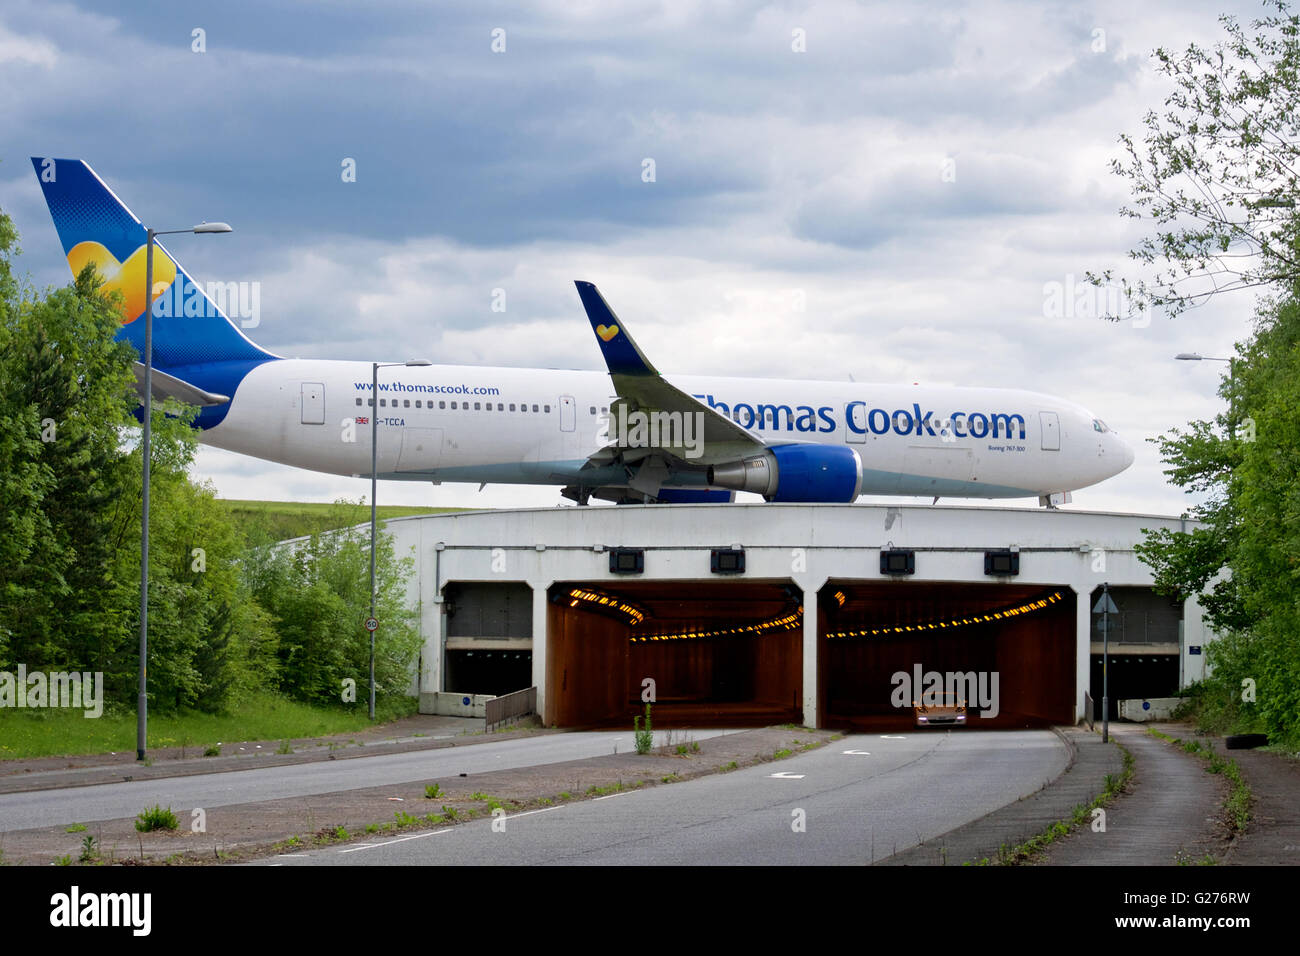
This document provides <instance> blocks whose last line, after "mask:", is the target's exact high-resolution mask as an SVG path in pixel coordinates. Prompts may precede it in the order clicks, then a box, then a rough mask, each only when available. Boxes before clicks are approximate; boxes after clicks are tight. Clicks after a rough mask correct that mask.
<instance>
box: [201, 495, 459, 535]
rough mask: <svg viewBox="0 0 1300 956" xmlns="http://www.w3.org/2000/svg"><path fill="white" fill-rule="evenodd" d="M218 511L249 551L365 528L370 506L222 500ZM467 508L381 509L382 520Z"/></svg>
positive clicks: (408, 506)
mask: <svg viewBox="0 0 1300 956" xmlns="http://www.w3.org/2000/svg"><path fill="white" fill-rule="evenodd" d="M217 507H218V508H219V509H220V510H221V512H222V513H223V514H224V515H225V516H226V518H227V519H229V521H230V523H231V524H232V525H233V526H234V527H235V528H237V529H238V531H239V533H240V534H241V535H242V536H243V539H244V542H245V544H246V545H247V546H249V547H260V546H262V545H266V544H273V543H275V542H277V541H286V540H288V539H290V538H305V537H309V536H311V535H313V534H320V533H322V532H325V531H332V530H334V529H335V528H342V527H349V526H351V525H358V524H364V523H365V522H367V521H369V520H370V506H369V505H368V504H365V503H361V502H346V503H345V504H344V505H343V506H342V507H340V503H339V502H335V503H333V504H322V503H319V502H312V501H238V500H230V499H218V500H217ZM465 510H467V509H465V508H424V507H417V506H413V505H379V507H378V508H376V511H377V513H378V517H379V520H380V521H381V522H382V521H384V520H385V519H387V518H403V517H407V516H409V515H427V514H445V513H448V512H453V511H465Z"/></svg>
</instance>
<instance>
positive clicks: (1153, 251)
mask: <svg viewBox="0 0 1300 956" xmlns="http://www.w3.org/2000/svg"><path fill="white" fill-rule="evenodd" d="M1265 5H1266V6H1270V7H1273V8H1274V9H1275V10H1276V14H1275V15H1270V16H1266V17H1262V18H1260V19H1258V20H1254V21H1252V22H1251V23H1250V24H1249V26H1243V25H1242V24H1240V23H1238V22H1237V20H1236V18H1235V17H1231V16H1223V17H1220V18H1219V20H1220V23H1221V24H1222V26H1223V29H1224V33H1225V37H1224V39H1223V40H1221V41H1220V42H1218V43H1216V44H1215V45H1214V47H1213V48H1212V49H1211V48H1207V47H1203V46H1198V45H1196V44H1192V45H1189V46H1188V47H1187V49H1186V50H1185V51H1184V52H1182V53H1174V52H1170V51H1167V50H1164V49H1157V50H1156V51H1155V57H1154V59H1155V61H1156V62H1155V68H1156V71H1157V72H1158V73H1160V74H1163V75H1164V76H1165V77H1166V78H1168V80H1169V81H1170V83H1171V84H1172V86H1173V89H1172V92H1170V94H1169V95H1168V97H1167V98H1166V100H1165V105H1164V108H1163V109H1161V110H1159V111H1155V110H1153V111H1150V112H1148V113H1147V114H1146V116H1145V118H1144V120H1143V124H1144V126H1145V127H1146V130H1145V134H1144V136H1143V141H1142V143H1141V144H1140V145H1138V144H1135V143H1134V141H1133V139H1132V138H1131V137H1129V136H1127V135H1125V136H1121V137H1120V142H1121V143H1122V144H1123V146H1124V151H1125V153H1126V156H1125V158H1124V159H1123V160H1115V161H1114V162H1113V163H1112V169H1113V171H1114V172H1115V173H1116V174H1117V175H1119V176H1121V177H1123V178H1124V179H1126V180H1128V183H1129V188H1130V192H1131V195H1132V205H1130V206H1127V207H1125V208H1123V209H1121V214H1122V215H1124V216H1127V217H1131V218H1134V219H1139V220H1145V221H1146V222H1147V223H1149V225H1150V232H1149V234H1148V235H1147V236H1146V237H1144V238H1143V239H1142V240H1141V241H1140V242H1139V243H1138V245H1137V246H1136V248H1134V249H1132V250H1131V251H1130V253H1129V255H1130V257H1131V258H1132V259H1134V260H1136V261H1137V262H1138V263H1140V264H1141V265H1143V266H1148V267H1152V269H1153V274H1152V277H1151V281H1150V282H1148V281H1146V280H1145V279H1143V280H1139V281H1137V282H1134V283H1130V282H1129V281H1128V280H1124V282H1123V288H1124V291H1125V293H1126V296H1127V298H1128V299H1129V300H1130V301H1131V302H1132V303H1133V304H1134V306H1135V307H1136V308H1137V309H1139V310H1147V309H1153V308H1154V309H1163V310H1164V311H1166V312H1167V313H1168V314H1170V315H1177V314H1178V313H1180V312H1182V311H1183V310H1184V309H1187V308H1190V307H1192V306H1194V305H1198V304H1200V303H1203V302H1204V301H1205V300H1206V299H1208V298H1209V297H1210V296H1212V295H1216V294H1218V293H1220V292H1224V291H1230V290H1233V289H1248V288H1257V287H1260V286H1266V287H1267V286H1273V287H1274V288H1276V287H1278V286H1279V285H1281V286H1287V285H1289V284H1291V283H1293V282H1295V281H1296V280H1297V279H1300V266H1298V265H1297V262H1298V260H1297V258H1296V256H1295V254H1294V253H1295V250H1296V248H1297V238H1298V236H1300V229H1298V228H1297V219H1296V215H1295V209H1296V207H1295V203H1296V198H1295V197H1296V186H1297V177H1296V169H1297V167H1298V166H1300V140H1297V139H1296V137H1295V135H1294V133H1295V117H1296V114H1297V111H1298V110H1300V82H1298V81H1297V76H1298V75H1300V44H1297V42H1296V35H1297V31H1300V17H1297V16H1296V15H1294V14H1292V13H1290V12H1289V11H1288V9H1287V5H1286V3H1285V2H1282V0H1271V2H1268V0H1266V3H1265ZM1090 278H1092V279H1093V280H1094V282H1098V283H1100V282H1102V281H1108V280H1109V279H1110V278H1111V276H1110V273H1109V272H1106V273H1103V274H1102V275H1101V276H1090ZM1112 318H1122V317H1116V316H1112Z"/></svg>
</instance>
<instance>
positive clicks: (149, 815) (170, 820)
mask: <svg viewBox="0 0 1300 956" xmlns="http://www.w3.org/2000/svg"><path fill="white" fill-rule="evenodd" d="M178 826H180V822H179V821H178V820H177V819H176V814H174V813H172V808H171V807H167V808H166V809H164V808H163V807H161V806H159V805H158V804H156V803H155V804H154V805H153V806H152V807H146V808H145V809H144V810H142V811H141V812H140V814H139V815H138V816H137V817H136V818H135V828H136V829H137V830H139V831H140V832H141V833H149V832H151V831H153V830H175V829H176V828H177V827H178Z"/></svg>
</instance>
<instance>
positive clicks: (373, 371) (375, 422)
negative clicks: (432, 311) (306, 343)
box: [366, 359, 433, 720]
mask: <svg viewBox="0 0 1300 956" xmlns="http://www.w3.org/2000/svg"><path fill="white" fill-rule="evenodd" d="M432 364H433V363H432V362H430V361H429V360H428V359H411V360H410V361H409V362H371V363H370V617H369V618H368V619H367V620H366V630H367V631H369V632H370V719H371V720H374V719H375V631H376V630H378V628H379V623H378V620H377V619H376V618H375V530H376V524H375V495H376V493H377V492H378V489H379V419H378V414H379V370H380V369H381V368H396V367H398V366H406V367H407V368H418V367H422V366H425V365H432Z"/></svg>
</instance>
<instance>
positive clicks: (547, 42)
mask: <svg viewBox="0 0 1300 956" xmlns="http://www.w3.org/2000/svg"><path fill="white" fill-rule="evenodd" d="M1225 12H1226V13H1233V14H1236V15H1237V16H1239V18H1241V19H1243V20H1248V19H1250V18H1251V17H1254V16H1256V15H1259V14H1261V13H1262V12H1263V8H1262V7H1261V6H1260V5H1258V4H1255V3H1240V2H1228V0H1216V2H1209V3H1207V2H1200V0H1192V2H1186V0H1180V2H1148V3H1141V4H1135V3H1132V2H1102V3H1056V4H1053V3H1039V2H1025V3H995V2H990V3H958V2H934V3H925V4H916V5H907V6H904V5H899V4H897V3H881V4H872V3H743V2H734V3H726V2H701V3H674V2H665V3H652V2H628V3H621V4H620V3H612V2H611V3H595V2H590V3H584V2H581V0H576V2H575V0H554V2H535V3H510V4H497V3H466V4H461V5H458V6H457V5H451V4H446V3H437V4H434V3H430V2H368V3H364V4H356V3H342V2H340V3H285V2H279V3H276V2H265V0H256V2H224V3H222V4H220V5H208V4H202V5H199V4H189V3H180V2H170V3H129V4H127V3H105V2H95V3H91V2H86V3H81V4H77V3H56V2H49V0H38V2H24V0H6V3H5V5H4V7H3V8H2V9H0V111H2V113H0V115H3V117H4V120H3V122H2V123H0V208H3V209H4V210H5V211H6V212H7V213H9V214H10V215H11V216H12V217H13V219H14V221H15V222H16V224H17V226H18V228H19V230H20V232H21V235H22V247H23V250H24V255H23V256H22V258H21V260H20V262H19V268H20V270H23V271H26V272H27V273H28V274H29V275H30V276H31V278H32V280H33V281H34V282H35V283H36V284H37V285H38V286H45V285H51V284H59V285H62V284H66V283H67V282H68V281H69V275H68V271H67V263H66V260H65V259H64V257H63V255H62V252H61V249H60V246H59V243H58V239H57V237H56V235H55V232H54V229H53V226H52V224H51V222H50V218H49V214H48V213H47V212H46V209H45V204H44V202H43V200H42V199H41V195H40V189H39V186H38V184H37V181H36V177H35V175H34V173H33V171H32V168H31V164H30V163H29V161H28V157H29V156H33V155H37V156H59V157H73V158H82V159H85V160H86V161H87V162H89V163H90V164H91V165H92V166H93V167H94V168H95V170H96V171H97V172H98V173H99V174H100V176H101V177H103V178H104V179H105V180H106V181H107V182H108V184H109V185H110V186H112V187H113V189H114V190H115V191H116V192H117V193H118V195H119V196H121V197H122V198H123V200H124V201H125V202H126V203H127V204H128V205H129V206H131V207H132V209H133V211H134V212H135V213H136V214H137V215H138V216H140V218H141V219H142V220H143V221H144V222H146V223H148V224H151V225H153V226H154V227H155V228H177V227H179V226H186V225H188V224H190V223H192V222H197V221H199V220H201V219H212V220H225V221H228V222H230V223H232V224H233V225H234V227H235V233H234V234H233V235H230V236H224V237H189V238H187V237H184V236H181V237H175V241H174V242H173V243H172V244H171V245H170V248H171V249H172V251H173V252H174V253H175V254H176V256H177V258H178V259H180V261H182V262H183V263H185V265H186V267H187V269H188V270H189V271H190V273H191V274H192V275H193V276H194V277H195V278H196V279H198V280H199V281H201V282H205V281H210V280H221V281H229V280H244V281H256V282H259V283H260V284H261V324H260V326H259V327H258V328H256V329H253V330H250V332H249V334H250V335H251V337H252V338H253V339H254V340H255V341H257V342H258V343H259V344H262V345H264V346H266V347H268V348H270V349H271V350H273V351H276V352H279V353H280V354H283V355H288V356H298V357H303V358H337V359H366V360H381V361H394V360H396V361H401V360H405V359H407V358H412V357H417V358H427V359H430V360H432V361H434V362H436V363H440V364H442V363H446V364H472V365H509V366H541V367H560V368H586V369H600V368H603V364H602V362H601V358H600V353H599V351H598V350H597V348H596V344H595V342H594V340H593V338H592V335H591V332H590V329H589V327H588V325H587V322H586V319H585V317H584V315H583V311H582V308H581V305H580V303H579V300H578V296H577V293H576V291H575V290H574V287H573V279H575V278H584V279H589V280H591V281H593V282H596V283H597V284H598V285H599V287H600V289H601V291H602V292H603V293H604V295H605V297H606V298H607V299H608V300H609V302H610V304H611V305H612V306H613V308H614V309H615V310H616V311H617V312H618V313H619V315H620V317H621V318H622V319H624V320H625V321H626V322H627V323H628V325H629V327H630V328H632V329H634V330H635V331H634V334H635V335H636V338H637V340H638V342H639V343H640V345H641V346H642V348H643V349H645V350H646V352H647V353H648V354H649V355H650V357H651V359H652V360H653V361H654V362H655V363H656V364H657V365H658V366H659V367H660V368H661V369H662V370H664V371H666V372H668V373H674V372H675V373H681V374H705V375H753V376H760V377H780V378H798V379H829V380H839V381H843V380H845V379H846V378H847V377H848V376H849V375H852V376H853V377H854V379H856V380H857V381H859V382H865V381H875V382H897V383H900V384H910V383H911V382H922V383H933V384H960V385H993V386H1007V387H1020V388H1028V389H1034V390H1039V391H1044V392H1048V393H1051V394H1055V395H1059V396H1061V397H1063V398H1067V399H1070V400H1072V401H1075V402H1078V403H1080V404H1082V405H1084V406H1086V407H1087V408H1089V409H1091V410H1092V411H1093V412H1094V413H1095V414H1096V415H1098V416H1099V417H1101V418H1103V419H1105V420H1106V421H1107V422H1108V423H1109V424H1110V425H1111V426H1112V427H1113V428H1115V429H1117V430H1118V431H1120V432H1121V434H1123V435H1124V436H1125V438H1126V439H1128V440H1129V441H1130V443H1132V444H1133V445H1134V447H1135V451H1136V455H1137V460H1136V461H1135V463H1134V465H1133V466H1132V467H1131V468H1130V469H1129V470H1128V471H1126V472H1125V473H1123V474H1122V475H1120V476H1118V477H1116V478H1112V479H1110V480H1109V481H1106V482H1104V483H1102V484H1101V485H1098V486H1095V487H1093V488H1089V489H1084V490H1082V491H1079V492H1076V493H1075V495H1074V504H1073V506H1072V507H1074V508H1078V509H1090V510H1091V509H1101V510H1118V511H1135V512H1156V513H1170V514H1177V513H1179V512H1181V511H1182V510H1184V509H1185V508H1186V507H1187V504H1188V500H1189V499H1188V496H1186V495H1185V494H1184V493H1183V492H1182V491H1180V490H1179V489H1177V488H1173V487H1171V486H1169V485H1168V484H1167V483H1166V481H1165V479H1164V476H1163V475H1162V473H1161V463H1160V461H1159V458H1158V455H1157V452H1156V449H1155V448H1154V446H1152V445H1151V444H1150V443H1149V442H1147V440H1146V439H1148V438H1150V437H1152V436H1155V435H1158V434H1161V433H1163V432H1165V431H1167V430H1168V429H1170V428H1171V427H1174V426H1177V425H1181V424H1183V423H1185V422H1186V421H1188V420H1189V419H1192V418H1209V417H1211V416H1213V415H1214V414H1215V413H1216V412H1217V411H1218V410H1219V408H1220V400H1219V399H1218V397H1217V396H1216V395H1215V390H1216V388H1217V384H1218V379H1219V376H1220V374H1221V372H1222V370H1223V368H1224V366H1222V365H1220V364H1217V363H1209V362H1200V363H1196V362H1175V361H1173V355H1174V354H1175V353H1176V352H1180V351H1199V352H1201V353H1203V354H1206V355H1220V356H1223V355H1228V354H1230V351H1231V349H1232V346H1233V343H1234V342H1235V341H1238V340H1241V339H1243V338H1244V337H1246V336H1247V335H1248V334H1249V332H1250V329H1251V323H1252V316H1253V310H1254V302H1253V299H1252V298H1251V297H1250V294H1249V293H1240V294H1236V296H1235V297H1232V296H1227V297H1221V298H1220V299H1219V300H1218V301H1215V302H1212V303H1211V304H1209V305H1207V306H1205V307H1203V308H1200V309H1197V310H1193V311H1191V312H1188V313H1185V314H1183V315H1181V316H1179V317H1178V318H1176V319H1172V320H1170V319H1167V318H1165V317H1163V316H1157V317H1156V318H1155V319H1154V320H1153V321H1151V322H1150V324H1149V325H1147V326H1146V327H1141V326H1140V325H1139V324H1133V323H1121V324H1108V323H1105V322H1101V321H1098V320H1097V319H1095V318H1092V317H1090V316H1086V315H1084V316H1080V315H1074V316H1057V315H1052V314H1049V313H1050V311H1051V310H1050V309H1047V308H1045V299H1046V295H1045V288H1046V287H1048V285H1049V284H1050V283H1061V284H1065V283H1067V282H1070V281H1073V279H1079V280H1081V279H1082V276H1083V273H1084V272H1085V270H1089V269H1091V270H1094V271H1096V270H1100V269H1104V268H1108V267H1118V268H1121V269H1124V268H1128V266H1127V265H1126V263H1127V260H1126V257H1125V252H1126V251H1127V250H1128V249H1129V248H1131V247H1133V245H1134V244H1135V242H1136V240H1137V239H1138V238H1139V237H1140V236H1141V235H1142V234H1143V229H1144V227H1143V226H1142V225H1141V224H1140V223H1134V222H1133V221H1132V220H1125V219H1122V218H1121V217H1120V216H1119V215H1118V214H1117V210H1118V208H1119V207H1120V205H1121V204H1123V203H1124V202H1125V201H1126V199H1127V196H1128V193H1127V188H1126V184H1125V182H1124V181H1123V180H1121V179H1119V178H1117V177H1115V176H1114V175H1113V174H1111V173H1110V172H1109V159H1110V158H1111V157H1112V156H1116V155H1118V151H1117V137H1118V135H1119V134H1120V133H1122V132H1129V133H1132V134H1140V132H1141V126H1140V120H1141V117H1142V115H1143V114H1144V113H1145V112H1146V111H1148V110H1150V109H1158V108H1159V107H1160V106H1161V104H1162V102H1163V100H1164V97H1165V96H1166V95H1167V93H1168V92H1169V86H1168V84H1167V81H1165V80H1163V79H1162V78H1161V77H1158V76H1157V75H1156V74H1155V72H1154V70H1153V69H1152V62H1151V58H1150V54H1151V51H1152V50H1153V49H1154V48H1155V47H1157V46H1163V47H1166V48H1172V49H1175V50H1181V49H1183V48H1184V47H1185V46H1186V45H1187V44H1188V43H1189V42H1193V41H1195V42H1197V43H1199V44H1204V45H1211V44H1213V43H1214V42H1215V41H1216V40H1217V39H1219V38H1220V37H1221V36H1222V35H1223V34H1222V28H1221V27H1220V25H1219V23H1218V16H1219V15H1220V14H1221V13H1225ZM196 29H201V30H202V31H203V34H202V39H203V41H204V45H205V46H206V50H205V51H204V52H195V50H194V47H195V45H196V41H195V34H194V31H195V30H196ZM497 30H501V31H504V34H500V33H498V34H496V36H497V45H498V46H500V40H501V39H502V38H503V39H504V46H505V49H504V51H503V52H494V51H493V49H492V47H493V43H494V31H497ZM799 46H802V47H803V48H804V49H803V51H802V52H800V51H797V50H796V49H795V48H796V47H799ZM345 159H352V160H355V164H356V182H351V183H349V182H344V181H343V176H342V175H341V166H342V163H343V162H344V160H345ZM647 159H651V160H653V162H654V181H653V182H645V181H643V169H644V168H645V160H647ZM1129 274H1131V275H1136V274H1137V273H1133V272H1132V271H1131V270H1130V272H1129ZM497 288H501V289H504V290H506V311H505V312H504V313H501V312H493V311H492V301H493V290H494V289H497ZM795 290H798V292H799V294H800V295H802V296H803V297H804V300H805V301H806V310H805V311H803V312H796V311H794V310H793V305H794V304H795V302H796V298H795ZM195 473H196V476H198V477H201V478H207V479H211V480H212V482H213V483H214V485H215V487H216V489H217V491H218V493H219V494H220V495H221V496H222V497H232V498H273V499H281V500H318V501H328V500H332V499H333V498H335V497H338V496H348V497H351V498H354V499H355V498H358V497H361V496H365V495H368V494H369V482H368V481H366V480H357V479H348V478H335V477H331V476H327V475H318V474H315V473H312V472H308V471H302V470H298V469H293V468H288V467H284V466H278V465H272V464H269V463H266V462H262V461H259V460H256V459H252V458H246V457H242V456H238V455H234V454H230V453H227V452H222V451H218V450H214V449H206V448H205V449H203V450H202V451H201V452H200V455H199V458H198V461H197V465H196V469H195ZM379 500H380V501H381V503H394V504H396V503H405V504H428V505H456V506H507V505H549V504H554V503H556V502H558V501H560V500H561V499H560V497H559V494H558V489H551V488H545V489H539V488H527V487H517V486H496V487H489V488H488V489H487V490H486V491H484V492H481V493H480V492H478V490H477V486H467V485H443V486H441V487H433V486H430V485H428V484H416V483H403V482H392V483H385V484H384V485H383V486H381V488H380V498H379ZM949 503H953V502H949ZM1015 504H1018V505H1025V506H1032V504H1033V502H1032V501H1028V500H1026V501H1019V502H1015Z"/></svg>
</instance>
